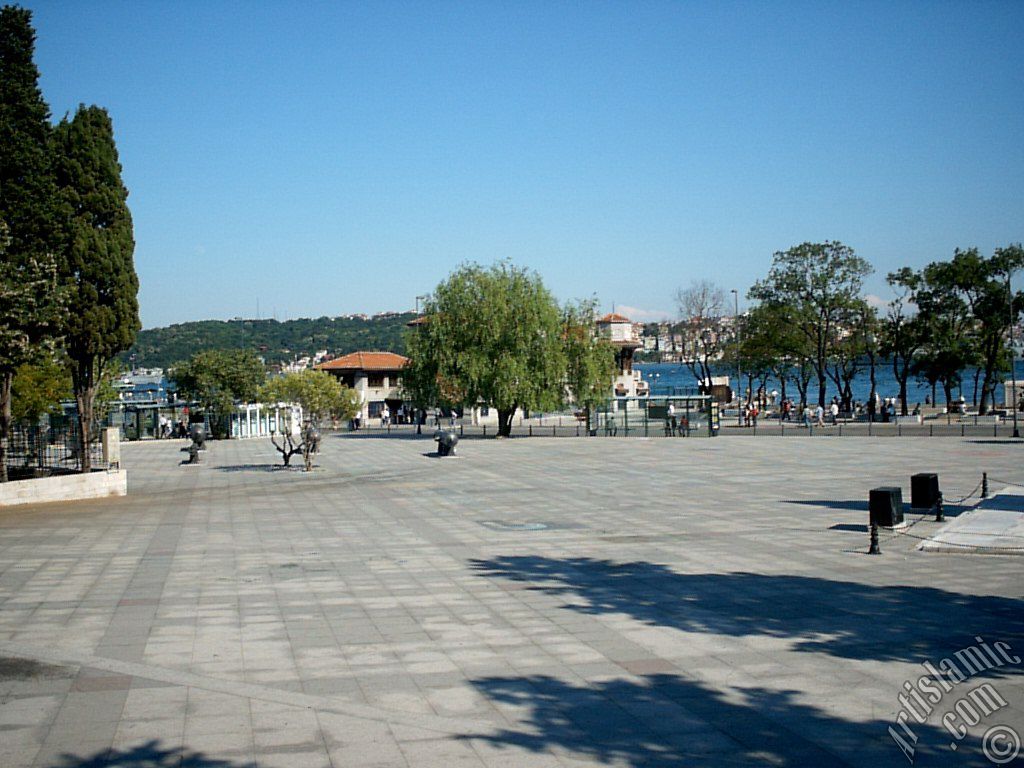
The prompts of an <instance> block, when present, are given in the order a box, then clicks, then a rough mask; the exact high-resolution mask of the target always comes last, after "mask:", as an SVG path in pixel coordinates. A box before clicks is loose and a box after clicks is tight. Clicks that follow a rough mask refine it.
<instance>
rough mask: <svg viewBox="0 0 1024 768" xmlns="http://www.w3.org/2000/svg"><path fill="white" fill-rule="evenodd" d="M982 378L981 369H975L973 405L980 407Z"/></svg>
mask: <svg viewBox="0 0 1024 768" xmlns="http://www.w3.org/2000/svg"><path fill="white" fill-rule="evenodd" d="M980 378H981V368H975V369H974V391H973V392H972V393H971V405H974V406H977V405H978V379H980Z"/></svg>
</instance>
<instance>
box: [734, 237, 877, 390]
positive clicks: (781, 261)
mask: <svg viewBox="0 0 1024 768" xmlns="http://www.w3.org/2000/svg"><path fill="white" fill-rule="evenodd" d="M871 272H872V269H871V265H870V264H868V262H867V261H865V260H864V259H862V258H861V257H860V256H857V255H856V254H855V253H854V251H853V249H852V248H849V247H848V246H845V245H843V244H842V243H840V242H836V241H825V242H823V243H802V244H800V245H797V246H794V247H792V248H790V249H789V250H787V251H779V252H777V253H776V254H775V255H774V257H773V260H772V266H771V269H770V270H769V272H768V277H767V278H765V279H764V280H760V281H758V282H757V283H755V284H754V287H753V288H751V289H750V293H749V296H750V298H752V299H757V300H759V301H761V302H763V303H765V304H769V305H774V306H776V307H779V308H780V309H783V310H784V311H785V312H786V313H787V315H788V319H789V322H790V323H791V324H792V326H793V329H794V330H795V331H796V332H798V333H799V334H801V335H802V336H803V338H804V341H805V342H806V343H807V345H808V347H809V348H810V350H811V356H810V362H811V365H812V366H813V368H814V372H815V375H816V376H817V379H818V404H819V405H821V406H824V405H825V391H826V383H827V379H828V363H829V359H830V358H831V357H833V355H834V354H835V351H836V347H837V345H838V344H839V342H840V341H841V339H842V336H841V333H840V331H841V330H842V329H844V328H849V327H853V326H855V325H856V324H857V320H858V313H859V312H860V309H861V305H860V303H859V302H860V294H861V286H862V284H863V281H864V278H865V277H867V276H868V275H869V274H871Z"/></svg>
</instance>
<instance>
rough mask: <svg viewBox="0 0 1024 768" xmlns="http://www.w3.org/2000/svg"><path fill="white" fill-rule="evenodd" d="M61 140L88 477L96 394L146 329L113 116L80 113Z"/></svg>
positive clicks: (62, 128) (72, 356)
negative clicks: (111, 368) (104, 377)
mask: <svg viewBox="0 0 1024 768" xmlns="http://www.w3.org/2000/svg"><path fill="white" fill-rule="evenodd" d="M54 134H55V135H54V149H55V151H54V155H55V159H56V170H57V183H58V186H59V188H60V203H61V214H62V219H63V221H62V224H63V228H64V231H65V238H64V244H63V252H62V257H63V258H62V259H61V267H62V270H63V273H64V275H65V277H66V280H67V283H68V291H69V297H68V305H69V307H68V309H69V311H68V318H67V322H66V323H65V327H64V347H65V350H66V351H67V356H68V361H69V366H70V369H71V380H72V384H73V386H74V391H75V401H76V403H77V405H78V425H79V447H80V449H81V453H80V455H81V461H82V465H81V466H82V471H83V472H88V471H89V469H90V462H89V451H88V450H87V449H88V445H89V442H90V440H91V437H92V427H93V401H94V399H95V396H96V387H97V385H98V384H99V381H100V378H101V377H102V375H103V372H104V369H105V368H106V366H107V364H108V363H109V362H110V361H111V360H112V359H113V358H114V356H115V355H117V354H118V353H119V352H122V351H124V350H126V349H128V348H129V347H130V346H131V345H132V344H133V343H134V341H135V335H136V333H138V331H139V328H140V327H141V324H140V322H139V302H138V296H137V295H138V291H139V279H138V276H137V275H136V274H135V264H134V261H133V259H132V254H133V253H134V251H135V239H134V236H133V232H132V216H131V212H130V211H129V210H128V190H127V189H126V188H125V186H124V183H123V182H122V180H121V164H120V162H119V161H118V156H117V147H116V146H115V144H114V128H113V125H112V123H111V121H110V116H109V115H108V114H107V111H106V110H105V109H102V108H100V107H96V106H91V107H86V106H84V105H82V106H79V108H78V111H77V112H76V113H75V116H74V118H73V119H71V120H70V121H69V120H68V119H67V118H66V117H65V118H64V119H63V120H61V122H60V124H59V125H57V127H56V129H55V132H54Z"/></svg>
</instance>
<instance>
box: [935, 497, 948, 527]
mask: <svg viewBox="0 0 1024 768" xmlns="http://www.w3.org/2000/svg"><path fill="white" fill-rule="evenodd" d="M935 522H936V523H944V522H946V517H945V515H943V514H942V493H941V492H940V493H939V495H938V497H937V498H936V499H935Z"/></svg>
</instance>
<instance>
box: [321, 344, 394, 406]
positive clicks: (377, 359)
mask: <svg viewBox="0 0 1024 768" xmlns="http://www.w3.org/2000/svg"><path fill="white" fill-rule="evenodd" d="M408 364H409V358H407V357H404V356H403V355H398V354H395V353H394V352H351V353H349V354H347V355H342V356H341V357H336V358H335V359H333V360H328V361H326V362H323V363H320V364H319V365H317V366H316V369H317V370H320V371H327V373H329V374H331V375H332V376H337V377H338V379H339V380H340V381H341V383H342V384H345V385H346V386H348V387H351V388H352V389H354V390H355V391H356V392H358V393H359V397H360V400H361V401H362V404H363V408H362V418H363V421H364V423H365V422H366V421H367V420H368V419H378V418H380V415H381V411H383V409H384V406H385V405H387V407H388V410H389V411H390V413H391V420H392V421H393V422H397V421H398V416H399V411H400V409H401V408H402V369H403V368H405V366H407V365H408Z"/></svg>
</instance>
